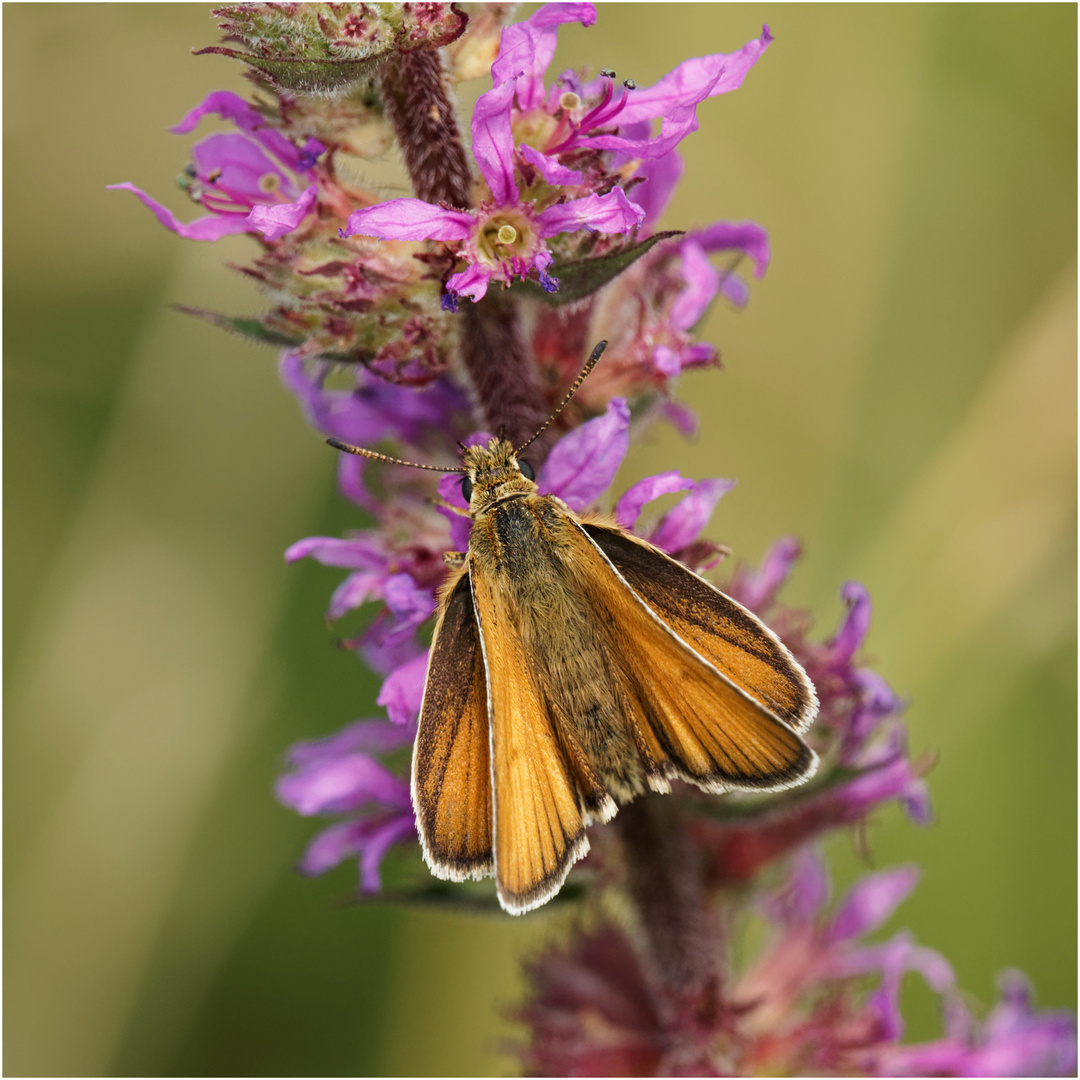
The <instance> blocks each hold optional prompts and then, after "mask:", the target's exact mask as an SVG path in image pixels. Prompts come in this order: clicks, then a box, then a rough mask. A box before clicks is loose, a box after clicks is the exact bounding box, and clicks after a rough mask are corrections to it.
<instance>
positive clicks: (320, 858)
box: [277, 720, 416, 893]
mask: <svg viewBox="0 0 1080 1080" xmlns="http://www.w3.org/2000/svg"><path fill="white" fill-rule="evenodd" d="M415 734H416V729H415V726H410V725H403V726H399V725H396V724H391V723H388V722H387V721H385V720H358V721H357V722H356V723H354V724H350V725H349V726H348V727H346V728H344V729H342V730H341V731H339V732H338V733H337V734H336V735H331V736H329V737H328V738H325V739H312V740H310V741H308V742H302V743H297V744H296V746H294V747H293V748H292V749H291V750H290V751H289V756H288V763H289V765H290V766H291V768H292V771H291V772H289V773H286V774H285V775H284V776H282V777H281V778H280V779H279V780H278V782H277V796H278V798H279V799H280V800H281V801H282V802H283V803H284V804H285V805H286V806H289V807H292V809H294V810H295V811H296V812H297V813H299V814H303V815H305V816H309V815H313V814H325V815H331V814H333V815H342V814H350V815H358V816H354V817H350V818H348V819H347V820H345V821H341V822H338V823H337V824H334V825H331V826H330V827H329V828H327V829H324V830H323V831H322V832H321V833H319V834H318V835H317V836H316V837H315V838H314V839H313V840H312V841H311V843H310V844H309V845H308V848H307V851H305V852H304V856H303V858H302V859H301V860H300V866H299V869H300V870H301V871H302V872H303V873H305V874H322V873H324V872H325V871H327V870H329V869H331V868H332V867H334V866H337V865H338V863H340V862H341V861H342V860H344V859H347V858H357V857H358V858H359V861H360V891H361V892H364V893H376V892H378V891H379V889H380V888H381V879H380V877H379V864H380V863H381V862H382V859H383V856H384V855H385V854H386V852H387V850H388V849H389V848H390V847H391V846H393V845H394V844H398V843H401V842H403V841H407V840H415V839H416V823H415V820H414V819H413V814H412V804H411V802H410V799H409V782H408V780H404V779H401V778H399V777H397V776H395V775H394V774H393V773H392V772H390V771H389V770H388V769H387V768H386V767H385V766H384V765H382V764H380V763H379V762H378V761H377V760H376V759H375V757H373V756H372V755H382V754H385V753H388V752H390V751H393V750H397V749H399V748H401V747H403V746H407V745H409V744H410V743H411V742H412V740H413V736H414V735H415Z"/></svg>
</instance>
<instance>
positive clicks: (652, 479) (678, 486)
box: [615, 472, 696, 529]
mask: <svg viewBox="0 0 1080 1080" xmlns="http://www.w3.org/2000/svg"><path fill="white" fill-rule="evenodd" d="M695 486H696V485H695V483H694V481H693V480H688V479H686V478H685V477H683V476H680V475H679V473H678V472H665V473H659V474H658V475H657V476H646V477H645V479H644V480H639V481H638V482H637V483H636V484H634V485H633V486H632V487H630V488H628V489H627V490H626V492H625V493H624V494H623V497H622V498H621V499H620V500H619V502H618V505H617V506H616V507H615V520H616V521H617V522H618V523H619V524H620V525H621V526H622V527H623V528H624V529H632V528H633V527H634V526H635V525H636V524H637V520H638V518H639V517H640V516H641V510H642V507H644V505H645V504H646V503H649V502H652V501H653V499H658V498H659V497H660V496H661V495H670V494H671V493H672V492H675V491H687V490H688V489H690V488H692V487H695Z"/></svg>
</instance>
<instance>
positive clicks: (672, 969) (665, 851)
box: [615, 795, 716, 999]
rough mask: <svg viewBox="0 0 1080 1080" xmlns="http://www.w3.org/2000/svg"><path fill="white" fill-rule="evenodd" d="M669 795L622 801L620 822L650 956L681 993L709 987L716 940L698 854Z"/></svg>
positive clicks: (631, 886)
mask: <svg viewBox="0 0 1080 1080" xmlns="http://www.w3.org/2000/svg"><path fill="white" fill-rule="evenodd" d="M678 817H679V810H678V808H677V807H676V806H675V805H674V804H673V801H672V800H671V799H670V798H667V797H660V796H656V795H639V796H638V798H636V799H635V800H634V801H633V802H632V803H630V804H629V805H627V806H624V807H622V809H620V810H619V813H618V816H617V817H616V818H615V826H616V828H617V830H618V832H619V834H620V836H621V837H622V841H623V844H624V846H625V849H626V855H627V859H626V862H627V874H628V879H629V880H628V885H629V890H630V896H631V898H632V899H633V901H634V904H635V907H636V908H637V910H638V916H639V918H640V919H641V928H642V930H643V931H644V933H645V939H646V944H647V947H648V953H649V957H650V959H651V961H652V963H653V967H654V969H655V971H656V972H657V974H659V975H660V977H661V978H662V979H663V981H664V982H665V983H666V984H667V986H668V988H669V989H670V990H671V991H672V992H673V993H674V994H675V995H676V996H678V997H681V998H684V999H685V998H688V997H691V996H694V995H697V994H698V993H700V992H701V991H703V990H704V989H705V988H706V985H707V983H708V982H709V979H710V976H711V975H712V973H713V971H714V964H715V960H716V957H715V956H714V955H713V948H714V942H713V940H712V935H711V934H710V933H709V930H708V926H707V925H706V916H705V913H704V911H703V908H702V904H701V899H702V897H701V883H700V881H699V873H698V866H697V859H696V857H695V854H694V851H693V849H692V847H691V846H690V843H689V841H688V839H687V837H686V835H685V832H684V830H683V829H682V828H680V823H679V821H678Z"/></svg>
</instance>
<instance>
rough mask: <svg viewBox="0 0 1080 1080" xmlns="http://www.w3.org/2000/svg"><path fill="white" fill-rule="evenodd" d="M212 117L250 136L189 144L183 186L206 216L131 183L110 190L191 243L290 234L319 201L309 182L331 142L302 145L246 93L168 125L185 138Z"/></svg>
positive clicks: (222, 94)
mask: <svg viewBox="0 0 1080 1080" xmlns="http://www.w3.org/2000/svg"><path fill="white" fill-rule="evenodd" d="M211 114H215V115H217V116H220V117H221V118H222V119H225V120H231V121H232V122H233V123H234V124H235V125H236V126H237V127H238V128H240V130H241V131H243V132H244V133H245V134H243V135H211V136H209V137H208V138H206V139H203V140H202V141H201V142H197V143H196V144H195V145H194V146H193V147H192V148H191V157H192V164H191V166H189V169H188V171H187V172H185V173H184V175H183V186H184V187H185V188H186V190H187V193H188V195H189V196H190V197H191V199H192V200H193V201H194V202H197V203H199V204H200V205H202V206H203V207H205V208H206V209H207V210H209V211H210V214H209V215H207V216H206V217H201V218H197V219H196V220H195V221H190V222H188V223H186V224H184V223H183V222H180V221H178V220H177V219H176V217H175V216H174V214H173V213H172V211H171V210H169V209H168V208H167V207H165V206H162V205H161V203H159V202H157V201H156V200H155V199H152V198H151V197H150V196H149V195H147V194H146V192H144V191H142V190H141V189H140V188H137V187H135V185H134V184H130V183H123V184H110V185H109V189H110V190H111V191H130V192H132V193H133V194H134V195H136V196H137V197H138V198H139V199H140V201H141V202H142V203H143V204H144V205H145V206H146V207H148V208H149V209H150V210H151V211H152V212H153V214H154V216H155V217H156V218H157V219H158V221H160V222H161V224H162V225H164V226H165V227H166V228H167V229H171V230H172V231H173V232H175V233H177V234H178V235H179V236H182V237H184V238H185V239H186V240H218V239H220V238H221V237H222V236H228V235H230V234H232V233H241V232H260V233H262V235H263V236H264V237H265V238H266V239H267V240H277V239H279V238H280V237H282V236H284V235H285V234H286V233H288V232H291V231H292V230H293V229H295V228H296V227H297V226H298V225H299V224H300V222H301V221H303V219H304V218H305V217H306V216H307V215H308V214H309V213H310V212H311V210H312V207H313V206H314V205H315V199H316V194H317V188H316V186H315V184H314V183H311V182H310V181H311V177H312V172H313V170H314V167H315V162H316V161H317V160H318V158H319V155H320V154H322V153H323V151H325V149H326V147H325V146H323V144H322V143H321V142H319V140H318V139H315V138H309V139H307V140H306V142H305V143H304V145H303V146H302V147H300V148H297V147H296V146H295V145H294V144H293V143H291V142H290V141H289V140H288V139H287V138H285V136H283V135H282V134H281V133H280V132H278V131H275V130H273V129H272V128H271V127H270V126H269V125H268V124H267V122H266V120H265V118H264V117H263V116H262V115H261V114H260V113H259V112H257V111H256V110H255V109H254V108H252V107H251V106H250V105H249V104H248V103H247V102H246V101H244V99H243V98H241V97H238V96H237V95H236V94H233V93H230V92H229V91H227V90H219V91H217V92H215V93H213V94H210V95H209V96H207V97H206V99H205V100H204V101H203V102H202V104H201V105H197V106H196V107H195V108H194V109H192V110H191V111H190V112H189V113H188V114H187V115H186V116H185V117H184V118H183V119H182V120H181V121H180V123H178V124H177V125H176V126H175V127H172V128H170V129H169V130H170V131H172V132H173V134H174V135H186V134H187V133H188V132H189V131H193V130H194V129H195V127H196V125H197V124H198V122H199V121H200V120H201V119H202V118H203V117H204V116H207V115H211ZM305 181H307V183H306V186H303V187H302V186H301V185H303V184H305Z"/></svg>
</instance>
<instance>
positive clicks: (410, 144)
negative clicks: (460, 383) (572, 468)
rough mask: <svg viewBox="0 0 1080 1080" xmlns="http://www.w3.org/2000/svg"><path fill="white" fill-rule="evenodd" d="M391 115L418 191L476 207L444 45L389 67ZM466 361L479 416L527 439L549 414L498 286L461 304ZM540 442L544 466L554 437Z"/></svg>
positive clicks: (386, 92) (512, 308)
mask: <svg viewBox="0 0 1080 1080" xmlns="http://www.w3.org/2000/svg"><path fill="white" fill-rule="evenodd" d="M382 91H383V98H384V100H385V102H386V110H387V115H388V116H389V117H390V121H391V123H392V124H393V125H394V131H395V133H396V135H397V138H398V142H399V143H400V144H401V150H402V154H403V155H404V158H405V166H406V168H407V169H408V170H409V176H410V178H411V179H412V183H413V190H414V191H415V192H416V196H417V198H420V199H424V200H426V201H427V202H432V203H439V202H443V203H448V204H450V205H451V206H455V207H460V208H462V209H465V208H467V207H468V206H469V203H470V197H469V190H470V186H471V180H470V175H469V166H468V159H467V158H466V156H465V147H464V145H463V144H462V141H461V133H460V131H459V130H458V125H457V119H456V117H455V115H454V109H453V106H452V105H451V103H450V95H449V93H448V92H447V87H446V79H445V76H444V72H443V66H442V59H441V57H440V55H439V54H438V53H437V52H425V51H422V50H418V51H416V52H410V53H399V54H398V55H397V56H396V57H395V58H394V59H393V60H392V61H390V62H389V63H388V64H387V65H386V66H385V67H384V68H383V71H382ZM462 320H463V327H462V329H463V331H464V332H463V334H462V346H461V351H462V360H463V362H464V366H465V370H466V372H467V373H468V376H469V381H470V382H471V384H472V388H473V392H474V394H475V396H476V402H477V407H478V410H477V411H478V414H479V415H478V419H479V421H480V422H481V423H482V424H483V425H484V426H485V427H487V428H488V429H489V430H490V431H492V432H496V431H498V430H499V429H500V428H503V427H505V429H506V434H507V436H508V437H509V438H511V439H513V440H514V441H515V443H517V442H524V441H525V440H526V439H527V438H529V436H530V435H532V434H533V432H534V431H536V430H537V429H538V428H539V427H540V425H541V424H542V423H543V422H544V421H545V420H546V419H547V409H546V405H545V400H544V394H543V390H542V388H541V386H540V381H539V379H538V378H537V374H536V365H535V364H534V363H533V362H532V358H531V357H529V356H528V354H527V353H526V351H525V345H524V340H523V336H522V333H521V329H520V325H519V320H518V312H517V305H516V304H515V303H514V302H513V301H512V300H508V299H506V298H504V297H503V296H501V295H499V294H498V293H496V292H494V291H492V292H489V293H488V295H487V296H486V297H485V298H484V299H483V300H481V301H480V302H479V303H475V304H474V303H471V302H468V301H466V302H465V303H463V305H462ZM540 443H543V440H540V441H539V443H538V444H534V449H533V452H532V453H531V455H530V456H531V458H532V459H533V463H534V465H539V464H540V462H541V460H542V458H543V457H544V455H545V453H546V446H547V445H548V444H546V443H544V445H540Z"/></svg>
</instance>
